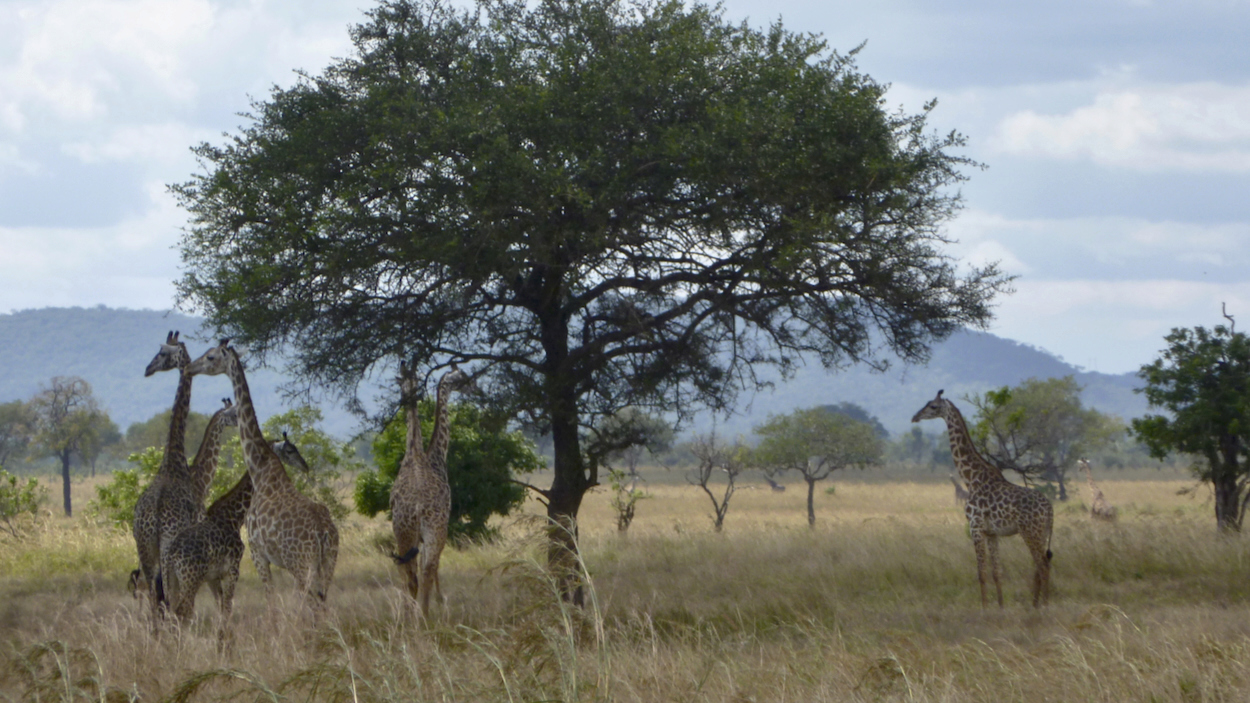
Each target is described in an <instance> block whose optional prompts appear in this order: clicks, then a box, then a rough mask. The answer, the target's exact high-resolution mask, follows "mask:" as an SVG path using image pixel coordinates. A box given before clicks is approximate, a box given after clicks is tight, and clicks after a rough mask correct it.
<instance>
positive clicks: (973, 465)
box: [942, 402, 1007, 491]
mask: <svg viewBox="0 0 1250 703" xmlns="http://www.w3.org/2000/svg"><path fill="white" fill-rule="evenodd" d="M944 408H945V410H944V412H943V413H942V419H944V420H946V434H947V436H948V437H950V441H951V459H953V460H954V462H955V467H956V468H957V469H958V470H959V477H960V478H962V479H963V480H964V482H965V483H967V484H968V490H969V491H971V490H973V488H974V487H975V486H979V485H982V484H985V483H989V482H991V481H1005V480H1007V479H1005V478H1003V472H1002V471H999V470H998V467H996V466H994V465H993V464H991V463H990V462H988V461H986V460H985V457H982V456H981V454H980V452H978V451H977V448H976V446H975V445H974V444H973V443H972V435H971V434H969V432H968V425H967V423H965V422H964V416H963V414H962V413H960V412H959V408H957V407H955V404H954V403H951V402H946V403H945V404H944Z"/></svg>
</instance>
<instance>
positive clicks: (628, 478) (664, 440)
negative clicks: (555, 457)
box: [588, 408, 674, 533]
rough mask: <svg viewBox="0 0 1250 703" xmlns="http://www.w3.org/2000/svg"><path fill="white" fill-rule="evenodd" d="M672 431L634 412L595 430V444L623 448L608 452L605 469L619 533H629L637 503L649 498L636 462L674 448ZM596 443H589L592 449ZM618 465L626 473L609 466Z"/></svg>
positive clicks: (623, 413)
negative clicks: (610, 444)
mask: <svg viewBox="0 0 1250 703" xmlns="http://www.w3.org/2000/svg"><path fill="white" fill-rule="evenodd" d="M673 437H674V433H673V427H672V425H670V424H669V423H668V422H665V421H664V420H663V418H659V417H655V416H654V415H648V414H646V413H644V412H642V411H640V410H638V409H637V408H625V409H623V410H621V411H620V412H618V413H616V414H615V415H611V416H609V417H608V418H606V419H605V420H604V422H603V424H602V425H601V426H600V427H599V428H598V432H597V436H596V442H597V443H599V444H602V443H604V442H611V443H612V444H613V446H621V445H624V446H623V447H622V448H621V449H617V450H615V451H610V452H608V454H607V457H606V459H605V466H607V469H608V485H609V487H610V488H611V490H612V509H613V510H615V511H616V529H617V531H618V532H622V533H624V532H626V531H628V530H629V526H630V524H631V523H632V522H633V521H634V513H635V511H636V510H637V508H638V502H639V501H641V500H645V499H647V498H649V497H650V496H649V495H647V493H646V492H644V491H642V490H641V489H639V488H638V482H639V481H640V480H642V477H641V476H639V475H638V462H639V461H641V460H642V456H643V454H644V453H647V454H657V453H659V452H664V451H668V450H669V448H671V447H672V445H673ZM596 442H591V443H588V444H591V445H592V446H594V445H595V444H596ZM614 461H621V462H623V463H624V464H625V470H624V471H622V470H621V469H619V468H616V467H613V466H612V465H611V463H609V462H614Z"/></svg>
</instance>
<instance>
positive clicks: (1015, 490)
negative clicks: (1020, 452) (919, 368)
mask: <svg viewBox="0 0 1250 703" xmlns="http://www.w3.org/2000/svg"><path fill="white" fill-rule="evenodd" d="M934 418H941V419H943V420H945V421H946V433H947V435H949V437H950V442H951V458H952V459H954V461H955V467H956V468H957V469H958V470H959V476H960V478H962V479H963V480H964V481H965V482H966V483H967V484H968V504H967V506H966V507H965V508H964V514H965V515H967V517H968V528H969V530H970V531H971V533H972V546H973V548H974V549H975V550H976V554H977V580H978V581H980V583H981V607H985V605H986V603H987V600H986V593H985V571H986V563H985V562H986V559H987V557H988V559H989V566H990V570H991V573H992V575H993V578H994V588H995V589H996V590H997V592H998V607H1000V608H1001V607H1002V606H1003V586H1002V583H1001V567H1000V566H999V562H998V538H999V537H1009V536H1011V535H1014V534H1019V535H1020V537H1022V538H1023V539H1024V543H1025V545H1026V546H1027V547H1028V549H1029V553H1030V554H1031V555H1032V556H1033V564H1034V567H1035V570H1034V573H1033V607H1035V608H1036V607H1038V606H1039V605H1041V604H1043V603H1046V602H1047V601H1049V599H1050V559H1051V551H1050V538H1051V530H1052V527H1053V524H1054V509H1053V508H1052V507H1051V505H1050V501H1049V500H1047V499H1046V496H1043V495H1042V494H1041V493H1038V492H1037V491H1033V490H1030V489H1028V488H1024V487H1022V486H1017V485H1016V484H1014V483H1011V482H1010V481H1008V480H1007V479H1006V478H1004V477H1003V472H1002V471H1000V470H999V469H998V467H996V466H994V465H993V464H991V463H989V462H988V461H986V460H985V458H984V457H982V456H981V455H980V453H978V452H977V450H976V447H975V446H974V445H973V444H972V438H971V436H970V435H969V434H968V425H967V423H965V422H964V417H963V415H962V414H961V413H960V412H959V409H958V408H956V407H955V404H954V403H952V402H950V401H949V400H946V399H945V398H943V397H942V391H938V394H937V397H936V398H934V399H933V400H931V401H929V402H928V403H926V404H925V406H924V407H923V408H921V409H920V411H919V412H917V413H916V414H915V416H914V417H912V419H911V421H912V422H920V421H921V420H929V419H934Z"/></svg>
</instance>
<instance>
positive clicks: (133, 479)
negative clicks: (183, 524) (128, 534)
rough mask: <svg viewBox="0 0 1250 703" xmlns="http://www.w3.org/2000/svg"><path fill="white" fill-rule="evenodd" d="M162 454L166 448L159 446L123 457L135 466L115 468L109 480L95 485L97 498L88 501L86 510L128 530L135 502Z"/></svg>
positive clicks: (132, 522) (132, 521) (158, 465)
mask: <svg viewBox="0 0 1250 703" xmlns="http://www.w3.org/2000/svg"><path fill="white" fill-rule="evenodd" d="M164 458H165V450H164V449H163V448H161V447H148V448H147V449H144V450H143V451H141V452H134V453H133V454H131V455H130V456H128V457H126V461H128V462H130V463H131V464H134V465H135V468H133V469H122V470H120V471H114V472H113V478H112V480H110V481H109V482H108V483H106V484H103V485H100V486H96V489H95V492H96V498H95V500H93V501H91V502H89V503H87V514H88V515H92V516H95V517H97V518H103V519H104V520H107V521H109V522H111V523H113V524H114V525H117V526H118V527H120V528H123V529H126V530H129V529H130V528H131V527H132V526H134V522H135V503H137V502H139V496H141V495H143V491H144V489H146V488H147V487H148V484H150V483H152V479H153V478H154V477H155V476H156V472H157V471H158V470H160V468H161V461H162V460H163V459H164Z"/></svg>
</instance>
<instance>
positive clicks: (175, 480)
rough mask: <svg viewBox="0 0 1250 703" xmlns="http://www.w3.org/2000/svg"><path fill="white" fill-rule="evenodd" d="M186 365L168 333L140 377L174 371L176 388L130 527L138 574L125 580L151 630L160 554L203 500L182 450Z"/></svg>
mask: <svg viewBox="0 0 1250 703" xmlns="http://www.w3.org/2000/svg"><path fill="white" fill-rule="evenodd" d="M190 363H191V357H190V355H189V354H188V353H187V347H186V345H185V344H184V343H182V342H180V341H178V333H177V332H170V333H169V334H168V335H166V337H165V343H164V344H162V345H161V347H160V350H159V351H158V352H157V353H156V356H155V357H153V359H152V361H151V362H150V363H149V364H148V366H147V369H146V370H145V371H144V376H151V375H153V374H156V373H160V372H162V371H170V370H173V369H177V370H178V389H177V391H176V392H175V394H174V406H173V410H172V412H171V414H170V419H169V438H168V439H167V440H166V442H165V455H164V457H163V458H162V459H161V465H160V468H159V469H157V472H156V476H155V477H154V478H153V479H152V482H151V483H150V484H148V487H147V488H145V489H144V491H143V493H142V494H141V495H140V496H139V500H138V501H137V502H136V503H135V512H134V527H133V529H132V533H133V534H134V538H135V547H136V550H137V551H138V554H139V574H138V576H137V577H136V576H135V575H132V576H131V582H132V585H133V586H134V587H135V590H136V592H138V590H139V587H140V586H142V587H143V589H144V590H146V591H147V596H148V605H149V607H150V609H151V612H152V616H153V621H152V623H153V628H155V626H156V622H157V619H158V618H159V617H160V616H161V615H162V609H161V607H160V603H161V601H162V600H163V598H161V596H160V594H159V593H158V592H157V582H156V575H157V572H158V571H159V569H160V559H161V552H162V551H163V550H164V548H165V547H166V545H168V544H169V542H170V541H171V540H172V539H173V538H174V536H175V535H177V534H178V532H180V531H181V530H182V529H183V528H185V527H187V526H189V525H193V524H195V523H196V522H199V520H201V519H202V518H203V517H204V501H203V498H202V497H200V498H199V499H197V496H196V494H195V491H194V488H193V487H192V483H191V477H190V472H189V469H188V467H187V456H186V450H185V447H186V430H187V414H188V413H189V412H190V407H191V380H192V377H193V376H194V374H193V373H192V372H191V371H190V369H189V365H190Z"/></svg>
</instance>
